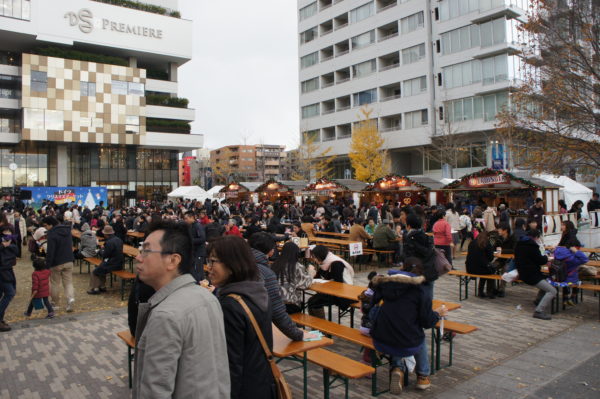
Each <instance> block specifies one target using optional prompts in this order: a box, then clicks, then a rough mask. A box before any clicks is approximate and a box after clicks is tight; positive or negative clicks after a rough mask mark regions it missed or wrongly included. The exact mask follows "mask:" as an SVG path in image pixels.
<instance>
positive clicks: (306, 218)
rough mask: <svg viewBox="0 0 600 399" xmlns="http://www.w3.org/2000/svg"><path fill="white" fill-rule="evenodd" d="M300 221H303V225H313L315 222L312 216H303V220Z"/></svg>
mask: <svg viewBox="0 0 600 399" xmlns="http://www.w3.org/2000/svg"><path fill="white" fill-rule="evenodd" d="M300 220H301V221H302V223H312V222H313V218H312V216H309V215H304V216H302V218H300Z"/></svg>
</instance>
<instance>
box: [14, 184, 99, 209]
mask: <svg viewBox="0 0 600 399" xmlns="http://www.w3.org/2000/svg"><path fill="white" fill-rule="evenodd" d="M21 190H29V191H31V200H28V201H25V202H26V203H27V204H30V205H31V206H33V207H34V208H40V207H41V206H42V204H43V201H44V200H46V201H52V202H54V203H55V204H57V205H63V204H66V205H71V204H73V203H75V204H76V205H79V206H87V207H88V208H90V209H93V208H95V207H96V205H100V202H101V201H102V204H103V205H104V206H107V205H108V196H107V190H106V187H21Z"/></svg>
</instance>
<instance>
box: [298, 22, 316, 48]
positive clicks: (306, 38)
mask: <svg viewBox="0 0 600 399" xmlns="http://www.w3.org/2000/svg"><path fill="white" fill-rule="evenodd" d="M318 32H319V29H318V28H317V27H316V26H315V27H313V28H310V29H308V30H305V31H304V32H302V33H300V44H304V43H308V42H312V41H313V40H315V39H316V38H317V36H318Z"/></svg>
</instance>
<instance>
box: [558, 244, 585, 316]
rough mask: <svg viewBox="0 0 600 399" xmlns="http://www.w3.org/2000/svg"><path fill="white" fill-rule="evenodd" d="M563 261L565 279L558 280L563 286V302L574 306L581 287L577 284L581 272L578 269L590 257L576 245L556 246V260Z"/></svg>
mask: <svg viewBox="0 0 600 399" xmlns="http://www.w3.org/2000/svg"><path fill="white" fill-rule="evenodd" d="M556 261H558V262H562V263H563V265H561V266H562V267H564V279H561V280H563V281H557V282H559V283H562V284H560V285H561V286H562V287H563V304H564V305H569V306H574V305H575V300H576V299H577V293H578V291H579V289H578V288H577V287H576V285H577V284H578V283H579V273H578V272H577V269H578V268H579V266H581V265H583V264H585V263H587V262H588V261H589V259H588V257H587V256H585V254H584V253H583V252H581V251H579V250H578V249H577V248H575V247H571V248H566V247H556V249H555V250H554V261H553V262H552V263H553V264H555V262H556Z"/></svg>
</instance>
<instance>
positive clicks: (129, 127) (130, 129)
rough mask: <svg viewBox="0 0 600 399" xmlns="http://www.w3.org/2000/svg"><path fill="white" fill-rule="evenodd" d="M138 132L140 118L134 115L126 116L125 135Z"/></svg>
mask: <svg viewBox="0 0 600 399" xmlns="http://www.w3.org/2000/svg"><path fill="white" fill-rule="evenodd" d="M139 132H140V117H139V116H136V115H127V116H126V117H125V133H139Z"/></svg>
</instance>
